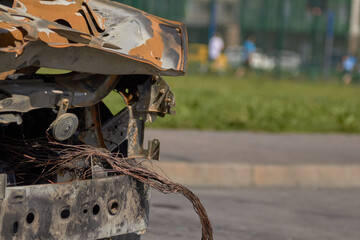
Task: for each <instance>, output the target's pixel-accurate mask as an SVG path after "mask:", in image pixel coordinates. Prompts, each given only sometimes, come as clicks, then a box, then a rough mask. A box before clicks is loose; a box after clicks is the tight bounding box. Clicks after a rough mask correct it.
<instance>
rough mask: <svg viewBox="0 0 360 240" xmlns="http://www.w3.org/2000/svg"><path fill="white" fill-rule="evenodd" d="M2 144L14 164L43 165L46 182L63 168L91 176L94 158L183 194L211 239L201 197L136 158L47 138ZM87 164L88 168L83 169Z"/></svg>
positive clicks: (204, 236)
mask: <svg viewBox="0 0 360 240" xmlns="http://www.w3.org/2000/svg"><path fill="white" fill-rule="evenodd" d="M0 147H1V148H6V149H9V150H10V151H9V152H11V155H12V156H11V159H12V161H14V160H16V159H17V160H20V161H18V163H17V164H15V168H16V169H19V168H21V167H22V166H25V165H27V164H33V165H35V166H36V167H43V170H42V173H41V175H40V176H38V177H37V179H36V181H35V182H38V181H39V179H44V180H46V181H47V182H50V183H53V182H52V181H51V180H49V179H48V178H49V177H51V176H53V175H55V174H57V173H58V172H60V171H62V170H66V169H69V168H71V169H73V170H74V171H77V170H78V171H80V172H81V171H82V174H81V175H80V177H79V179H78V180H82V179H86V178H87V177H90V175H91V174H90V173H89V171H90V170H89V168H90V166H91V161H90V160H91V159H95V158H96V159H97V160H98V161H100V162H102V163H107V164H108V165H109V166H111V168H112V169H108V170H106V171H108V172H113V173H117V174H123V175H127V176H131V177H133V178H135V179H136V180H138V181H140V182H142V183H144V184H147V185H149V186H151V187H152V188H154V189H156V190H158V191H160V192H162V193H164V194H182V195H183V196H184V197H186V198H187V199H188V200H189V201H190V202H191V203H192V205H193V208H194V210H195V212H196V213H197V215H198V216H199V219H200V222H201V225H202V240H213V232H212V226H211V223H210V220H209V218H208V215H207V213H206V210H205V208H204V206H203V205H202V203H201V201H200V199H199V198H198V197H197V196H196V195H195V194H194V193H193V192H192V191H190V190H189V189H188V188H186V187H185V186H183V185H181V184H178V183H174V182H172V181H171V180H170V179H169V178H168V177H163V176H162V175H160V174H159V173H157V172H156V171H154V170H151V169H149V168H148V167H146V166H145V165H144V164H143V163H144V162H146V161H140V162H138V161H137V162H136V161H133V159H127V158H123V157H122V156H121V154H119V153H111V152H109V151H108V150H106V149H103V148H95V147H92V146H88V145H69V144H63V143H58V142H55V141H53V140H51V139H49V141H42V142H40V141H37V142H36V143H33V144H31V143H24V142H12V143H0ZM79 161H80V162H84V163H85V167H84V166H81V167H80V166H79V165H77V164H76V163H77V162H79ZM85 168H88V169H85Z"/></svg>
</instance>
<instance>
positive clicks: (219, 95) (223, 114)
mask: <svg viewBox="0 0 360 240" xmlns="http://www.w3.org/2000/svg"><path fill="white" fill-rule="evenodd" d="M166 80H167V82H168V83H169V85H170V86H171V88H172V90H173V92H174V93H175V96H176V108H175V110H176V112H177V113H176V115H175V116H166V117H165V118H158V120H157V121H156V122H155V123H153V124H151V125H150V127H154V128H190V129H215V130H248V131H268V132H347V133H358V132H360V85H351V86H345V85H343V84H341V83H336V82H330V83H326V82H320V81H319V82H309V81H299V80H292V81H290V80H287V81H286V80H269V79H265V78H262V77H260V76H258V77H257V76H256V77H252V78H251V79H246V80H245V79H244V80H238V79H235V78H233V77H221V78H220V77H215V76H194V75H192V76H186V77H177V78H169V77H168V78H166Z"/></svg>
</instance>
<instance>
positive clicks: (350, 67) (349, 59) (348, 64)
mask: <svg viewBox="0 0 360 240" xmlns="http://www.w3.org/2000/svg"><path fill="white" fill-rule="evenodd" d="M357 63H358V59H357V57H356V56H355V55H353V54H348V55H346V56H344V57H343V59H342V68H343V77H342V80H343V82H344V83H345V84H350V83H351V81H352V75H353V72H354V69H355V67H356V65H357Z"/></svg>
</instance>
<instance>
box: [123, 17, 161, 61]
mask: <svg viewBox="0 0 360 240" xmlns="http://www.w3.org/2000/svg"><path fill="white" fill-rule="evenodd" d="M152 27H153V30H154V37H153V38H150V39H148V40H147V41H146V42H145V43H144V44H143V45H141V46H139V47H136V48H134V49H132V50H131V51H130V52H129V54H130V55H132V56H136V57H139V58H143V59H147V60H149V61H151V62H154V63H155V64H157V65H159V66H162V61H161V59H162V56H163V51H164V42H163V40H162V37H161V35H160V32H161V29H160V25H159V23H156V22H152Z"/></svg>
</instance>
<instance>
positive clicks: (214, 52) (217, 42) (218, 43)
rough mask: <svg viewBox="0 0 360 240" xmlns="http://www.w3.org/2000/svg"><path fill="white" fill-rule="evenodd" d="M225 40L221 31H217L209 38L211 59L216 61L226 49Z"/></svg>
mask: <svg viewBox="0 0 360 240" xmlns="http://www.w3.org/2000/svg"><path fill="white" fill-rule="evenodd" d="M224 46H225V45H224V41H223V39H222V38H221V35H220V34H219V33H215V34H214V36H212V37H211V38H210V40H209V60H210V61H211V62H214V61H216V60H217V59H218V58H219V57H220V55H221V52H222V50H223V49H224Z"/></svg>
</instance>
